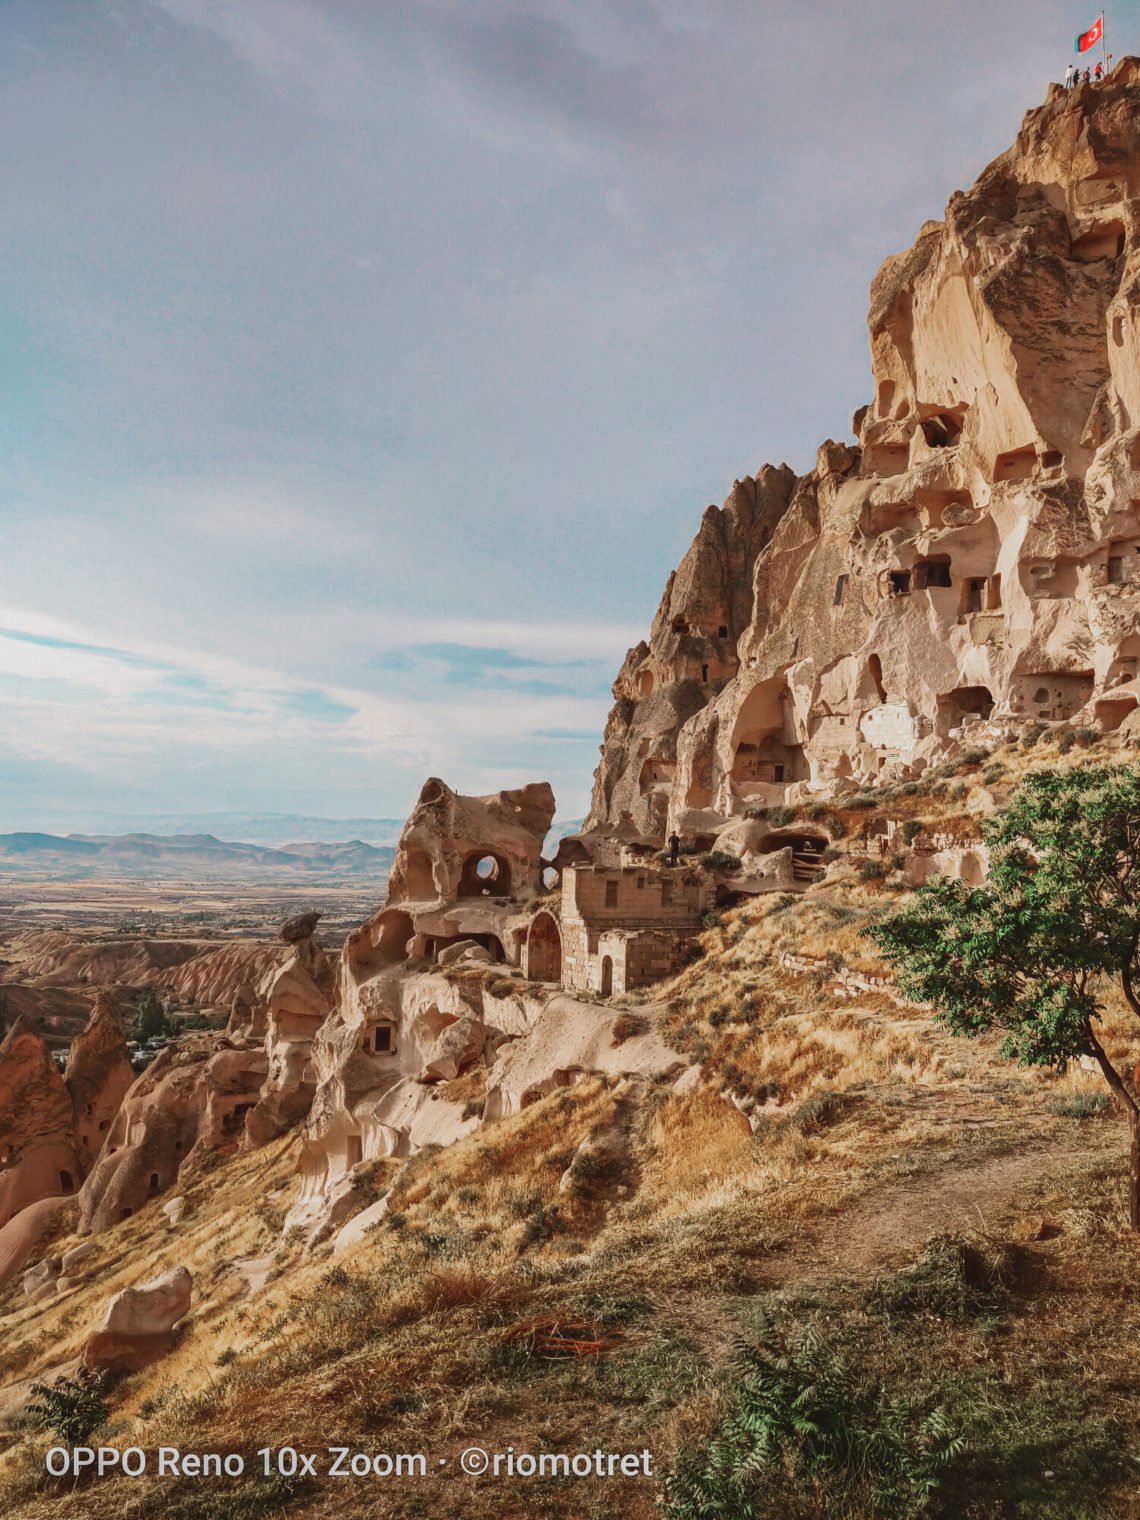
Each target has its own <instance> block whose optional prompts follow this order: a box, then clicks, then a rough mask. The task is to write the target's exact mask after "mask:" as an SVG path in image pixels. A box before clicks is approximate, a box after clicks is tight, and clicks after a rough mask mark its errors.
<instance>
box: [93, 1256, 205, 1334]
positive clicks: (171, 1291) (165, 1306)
mask: <svg viewBox="0 0 1140 1520" xmlns="http://www.w3.org/2000/svg"><path fill="white" fill-rule="evenodd" d="M193 1283H194V1279H193V1278H192V1277H191V1275H190V1273H189V1271H188V1270H187V1268H186V1267H171V1269H170V1270H169V1272H164V1273H163V1274H162V1276H161V1277H155V1278H152V1279H151V1281H150V1282H147V1283H143V1284H141V1286H139V1287H137V1288H123V1289H121V1290H120V1291H119V1292H118V1293H116V1294H115V1295H114V1297H113V1298H112V1299H111V1301H110V1303H108V1305H107V1309H106V1313H105V1314H104V1315H103V1319H102V1321H101V1322H100V1323H99V1325H97V1326H96V1329H98V1330H113V1331H115V1332H116V1334H119V1335H165V1334H166V1333H167V1331H169V1330H172V1329H173V1328H174V1326H175V1325H176V1324H177V1323H178V1321H179V1320H180V1319H182V1318H183V1317H184V1315H185V1314H186V1313H187V1312H188V1311H189V1308H190V1290H191V1288H192V1287H193Z"/></svg>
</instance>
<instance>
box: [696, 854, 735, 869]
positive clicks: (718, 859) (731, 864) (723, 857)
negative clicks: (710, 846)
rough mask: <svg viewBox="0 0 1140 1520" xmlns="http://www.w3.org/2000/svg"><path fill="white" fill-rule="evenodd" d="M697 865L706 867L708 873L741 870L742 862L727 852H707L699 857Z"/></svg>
mask: <svg viewBox="0 0 1140 1520" xmlns="http://www.w3.org/2000/svg"><path fill="white" fill-rule="evenodd" d="M697 863H698V865H702V866H704V868H705V870H706V871H739V870H740V861H739V860H738V859H737V857H736V856H735V855H730V854H729V853H728V851H727V850H706V851H705V853H704V854H703V855H701V856H699V857H698V860H697Z"/></svg>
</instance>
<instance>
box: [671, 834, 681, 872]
mask: <svg viewBox="0 0 1140 1520" xmlns="http://www.w3.org/2000/svg"><path fill="white" fill-rule="evenodd" d="M680 854H681V836H680V835H679V834H670V835H669V864H670V865H671V866H675V865H676V864H677V861H678V859H679V857H680Z"/></svg>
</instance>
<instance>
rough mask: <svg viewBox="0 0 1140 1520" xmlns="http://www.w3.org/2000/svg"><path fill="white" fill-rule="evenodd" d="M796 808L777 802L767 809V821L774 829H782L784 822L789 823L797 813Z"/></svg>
mask: <svg viewBox="0 0 1140 1520" xmlns="http://www.w3.org/2000/svg"><path fill="white" fill-rule="evenodd" d="M798 811H799V810H798V808H794V807H787V806H785V804H784V803H782V802H778V803H777V804H776V806H775V807H770V808H769V809H768V822H769V823H770V824H771V825H772V827H773V828H774V829H782V828H783V827H784V825H785V824H786V823H791V822H792V821H793V819H794V818H795V817H796V815H797V813H798Z"/></svg>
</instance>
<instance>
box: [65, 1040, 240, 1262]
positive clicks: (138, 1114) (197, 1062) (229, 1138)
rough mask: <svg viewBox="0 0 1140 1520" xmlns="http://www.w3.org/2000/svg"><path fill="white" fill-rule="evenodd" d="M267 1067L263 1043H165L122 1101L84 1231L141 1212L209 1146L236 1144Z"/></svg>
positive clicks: (83, 1209) (82, 1201)
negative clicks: (164, 1046)
mask: <svg viewBox="0 0 1140 1520" xmlns="http://www.w3.org/2000/svg"><path fill="white" fill-rule="evenodd" d="M267 1067H268V1060H267V1056H266V1053H265V1049H264V1047H263V1046H261V1045H259V1044H248V1045H247V1044H242V1043H239V1042H237V1041H235V1040H231V1039H224V1038H220V1037H217V1036H215V1037H213V1038H210V1037H208V1036H203V1037H202V1038H201V1039H199V1040H198V1041H196V1042H195V1043H193V1044H190V1045H181V1044H179V1045H168V1046H166V1048H165V1049H164V1050H162V1051H161V1052H160V1054H159V1055H158V1056H157V1057H156V1059H155V1060H154V1061H153V1062H152V1063H151V1065H150V1066H148V1067H147V1069H146V1070H145V1071H144V1072H143V1074H142V1076H140V1077H139V1078H138V1080H137V1081H136V1082H135V1084H134V1086H133V1087H132V1088H131V1090H130V1092H129V1093H128V1094H127V1096H126V1098H125V1099H124V1101H123V1104H122V1106H121V1107H120V1109H119V1112H118V1114H117V1116H116V1118H115V1120H114V1122H113V1124H112V1125H111V1129H110V1131H109V1132H108V1135H107V1141H106V1144H105V1146H104V1148H103V1150H102V1152H101V1153H100V1156H99V1159H98V1161H97V1162H96V1165H95V1169H94V1170H93V1171H92V1173H91V1175H90V1177H88V1179H87V1181H86V1182H85V1183H84V1185H83V1187H82V1189H81V1191H80V1194H79V1228H80V1231H81V1233H84V1234H87V1233H92V1232H98V1231H100V1230H105V1229H108V1228H110V1226H111V1225H113V1224H115V1223H116V1222H117V1221H118V1220H120V1219H127V1218H129V1217H130V1216H131V1215H132V1214H135V1213H137V1212H138V1210H139V1209H141V1208H142V1207H144V1206H145V1205H146V1204H147V1203H148V1202H150V1200H151V1199H153V1198H157V1197H158V1196H159V1195H160V1194H162V1193H163V1192H165V1191H166V1189H167V1188H169V1187H170V1186H172V1184H173V1183H175V1182H176V1181H177V1180H178V1178H179V1176H180V1175H182V1174H183V1169H184V1168H185V1167H187V1165H188V1164H190V1163H192V1161H194V1160H196V1159H198V1158H199V1157H201V1155H202V1153H203V1152H204V1151H207V1150H216V1149H219V1148H227V1147H228V1148H235V1147H236V1146H237V1145H239V1144H240V1143H241V1142H242V1140H243V1138H244V1135H245V1118H246V1115H247V1114H248V1113H249V1112H251V1111H252V1109H253V1108H254V1106H255V1105H256V1103H257V1102H258V1100H259V1096H260V1092H261V1087H262V1084H263V1082H264V1081H265V1077H266V1072H267Z"/></svg>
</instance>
